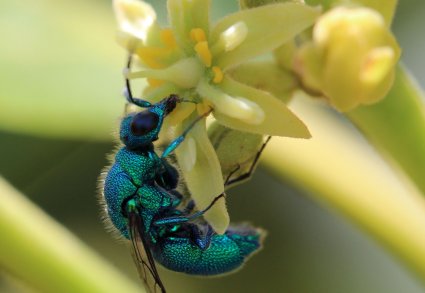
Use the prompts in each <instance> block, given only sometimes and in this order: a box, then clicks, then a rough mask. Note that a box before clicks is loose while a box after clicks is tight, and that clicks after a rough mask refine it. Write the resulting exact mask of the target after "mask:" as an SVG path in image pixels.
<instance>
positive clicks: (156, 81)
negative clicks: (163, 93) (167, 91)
mask: <svg viewBox="0 0 425 293" xmlns="http://www.w3.org/2000/svg"><path fill="white" fill-rule="evenodd" d="M147 82H148V84H149V86H151V87H153V88H156V87H159V86H160V85H162V84H164V82H165V81H163V80H161V79H156V78H147Z"/></svg>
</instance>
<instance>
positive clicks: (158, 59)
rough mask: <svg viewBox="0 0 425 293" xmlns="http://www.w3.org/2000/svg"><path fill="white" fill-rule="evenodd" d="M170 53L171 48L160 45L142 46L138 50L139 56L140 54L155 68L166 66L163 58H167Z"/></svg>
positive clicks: (144, 60) (142, 58)
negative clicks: (160, 46)
mask: <svg viewBox="0 0 425 293" xmlns="http://www.w3.org/2000/svg"><path fill="white" fill-rule="evenodd" d="M169 53H170V50H169V49H167V48H158V47H140V48H138V49H137V51H136V54H137V56H139V58H140V59H141V60H142V61H143V63H145V64H146V65H147V66H148V67H150V68H154V69H158V68H164V67H165V66H166V64H164V63H163V60H166V56H167V55H168V54H169Z"/></svg>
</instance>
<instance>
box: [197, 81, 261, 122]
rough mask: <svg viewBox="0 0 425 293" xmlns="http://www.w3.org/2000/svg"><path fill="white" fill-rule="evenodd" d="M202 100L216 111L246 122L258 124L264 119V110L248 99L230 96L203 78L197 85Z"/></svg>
mask: <svg viewBox="0 0 425 293" xmlns="http://www.w3.org/2000/svg"><path fill="white" fill-rule="evenodd" d="M197 91H198V93H199V94H200V95H201V96H202V97H203V99H204V100H206V101H208V102H209V103H211V104H212V105H213V107H214V110H215V111H216V112H220V113H223V114H225V115H227V116H229V117H232V118H234V119H238V120H241V121H244V122H245V123H247V124H260V123H261V122H263V121H264V111H263V110H262V109H261V108H260V107H259V106H258V105H257V104H256V103H253V102H252V101H250V100H247V99H246V98H244V97H241V96H234V97H232V96H230V95H229V94H227V93H225V92H223V91H222V90H220V88H218V87H216V86H212V85H210V84H209V83H208V82H207V81H206V80H205V79H204V80H201V82H200V83H199V84H198V87H197Z"/></svg>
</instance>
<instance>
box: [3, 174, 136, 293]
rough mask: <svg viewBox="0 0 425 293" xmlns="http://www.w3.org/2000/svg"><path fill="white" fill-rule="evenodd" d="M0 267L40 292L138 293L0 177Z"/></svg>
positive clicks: (129, 283) (107, 264) (110, 267)
mask: <svg viewBox="0 0 425 293" xmlns="http://www.w3.org/2000/svg"><path fill="white" fill-rule="evenodd" d="M0 235H2V236H1V241H0V266H1V267H2V268H4V269H5V270H6V271H8V272H10V273H11V274H13V275H15V276H17V277H18V278H20V279H22V280H24V281H25V282H26V283H28V284H29V285H30V286H31V287H32V288H34V289H36V290H38V291H40V292H70V293H75V292H79V293H83V292H87V293H94V292H102V293H108V292H110V293H117V292H139V293H140V292H142V289H141V288H139V287H137V286H136V285H134V284H133V283H132V282H131V281H129V280H128V279H127V278H126V277H125V276H123V275H122V274H121V273H120V272H118V271H117V270H116V269H115V268H113V267H112V266H111V265H110V264H109V263H107V262H105V261H104V260H102V258H101V257H100V256H99V255H97V254H96V252H94V251H92V250H91V249H90V248H89V247H87V246H86V245H84V244H83V243H82V242H81V241H80V240H78V239H77V238H76V237H75V236H74V235H72V234H71V233H70V232H69V231H68V230H67V229H66V228H64V227H62V226H60V224H58V223H57V222H55V221H54V220H53V219H52V218H51V217H49V216H48V215H46V214H45V213H44V212H43V211H42V210H40V209H39V208H38V207H37V206H35V205H34V204H32V203H31V202H30V201H28V199H27V198H26V197H25V196H23V195H22V194H20V193H19V191H17V190H16V189H14V188H13V187H12V186H10V185H9V184H8V183H7V182H6V181H5V180H4V179H2V178H1V177H0Z"/></svg>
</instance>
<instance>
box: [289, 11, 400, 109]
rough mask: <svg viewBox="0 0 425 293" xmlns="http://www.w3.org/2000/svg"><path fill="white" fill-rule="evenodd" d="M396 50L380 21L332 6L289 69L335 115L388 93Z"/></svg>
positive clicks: (376, 16)
mask: <svg viewBox="0 0 425 293" xmlns="http://www.w3.org/2000/svg"><path fill="white" fill-rule="evenodd" d="M399 57H400V48H399V46H398V44H397V42H396V40H395V38H394V36H393V35H392V33H391V32H390V31H389V29H388V28H387V27H386V25H385V21H384V19H383V17H382V16H381V15H380V14H379V13H378V12H376V11H375V10H372V9H369V8H346V7H338V8H335V9H333V10H331V11H329V12H328V13H326V14H324V15H323V16H322V17H321V18H319V20H318V21H317V23H316V25H315V27H314V30H313V41H312V42H310V43H307V44H305V45H303V46H302V47H301V48H300V49H299V51H298V53H297V56H296V57H295V63H294V67H295V70H296V71H297V73H298V74H299V75H300V77H301V79H302V81H303V83H304V86H305V87H306V88H307V89H309V90H311V91H313V92H319V93H322V94H323V95H325V96H326V97H327V98H328V99H329V102H330V103H331V104H332V105H333V106H334V107H335V108H336V109H338V110H339V111H343V112H344V111H350V110H352V109H354V108H355V107H357V106H358V105H360V104H372V103H375V102H378V101H379V100H381V99H382V98H383V97H384V96H385V95H386V94H387V93H388V91H389V90H390V88H391V86H392V83H393V79H394V65H395V64H396V63H397V61H398V59H399Z"/></svg>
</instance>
